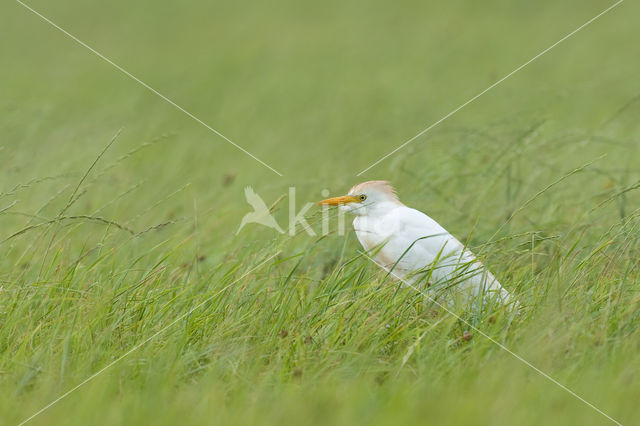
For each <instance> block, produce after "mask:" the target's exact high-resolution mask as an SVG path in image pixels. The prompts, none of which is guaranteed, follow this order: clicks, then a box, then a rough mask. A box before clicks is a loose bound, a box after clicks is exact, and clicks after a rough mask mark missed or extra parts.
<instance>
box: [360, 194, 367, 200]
mask: <svg viewBox="0 0 640 426" xmlns="http://www.w3.org/2000/svg"><path fill="white" fill-rule="evenodd" d="M358 198H360V201H364V200H366V199H367V196H366V195H364V194H362V195H361V196H360V197H358Z"/></svg>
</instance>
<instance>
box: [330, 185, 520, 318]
mask: <svg viewBox="0 0 640 426" xmlns="http://www.w3.org/2000/svg"><path fill="white" fill-rule="evenodd" d="M319 204H321V205H328V206H339V208H340V209H341V210H344V211H347V212H350V213H352V214H354V215H355V216H356V217H355V219H354V221H353V228H354V230H355V232H356V235H357V237H358V240H359V241H360V244H362V247H364V249H365V250H366V251H367V253H368V255H370V256H371V257H372V258H373V260H375V262H376V263H377V264H378V265H380V266H381V267H382V268H383V269H385V270H386V271H387V272H390V274H391V275H393V276H394V277H396V278H399V279H400V280H401V281H403V282H404V283H405V284H408V285H410V286H411V287H415V286H418V287H419V288H420V289H421V291H423V290H424V291H427V292H428V293H429V296H430V297H431V296H433V297H436V296H438V295H440V294H446V295H448V296H453V297H455V298H461V299H462V300H463V301H465V302H468V301H470V300H474V299H477V298H481V299H482V300H484V301H487V300H489V299H494V300H496V301H498V302H502V303H504V304H511V303H513V304H515V305H516V306H518V302H517V301H515V299H514V298H513V297H512V296H511V295H510V294H509V293H508V292H507V291H506V290H505V289H504V288H503V287H502V285H500V283H499V282H498V280H496V278H495V277H494V276H493V275H492V274H491V272H489V271H488V270H487V269H486V268H485V267H484V265H483V264H482V263H480V261H478V260H477V259H476V257H475V256H474V255H473V254H472V253H471V252H470V251H469V250H468V249H467V248H466V247H465V246H464V245H463V244H462V243H460V241H458V240H457V239H456V238H455V237H454V236H453V235H451V234H450V233H449V232H447V230H446V229H444V228H443V227H442V226H440V224H438V223H437V222H436V221H435V220H433V219H431V218H430V217H429V216H427V215H426V214H424V213H422V212H421V211H418V210H416V209H412V208H410V207H407V206H405V205H404V204H402V203H401V202H400V200H399V199H398V196H397V195H396V191H395V190H394V189H393V187H392V186H391V185H390V184H389V183H388V182H386V181H379V180H376V181H369V182H364V183H361V184H358V185H356V186H354V187H353V188H351V190H350V191H349V193H348V194H347V195H344V196H341V197H334V198H328V199H326V200H322V201H320V202H319Z"/></svg>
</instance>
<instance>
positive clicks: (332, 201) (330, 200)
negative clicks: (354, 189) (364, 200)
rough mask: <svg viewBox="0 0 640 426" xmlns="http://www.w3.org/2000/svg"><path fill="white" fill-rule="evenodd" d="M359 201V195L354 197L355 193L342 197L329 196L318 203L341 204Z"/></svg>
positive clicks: (324, 204) (326, 204)
mask: <svg viewBox="0 0 640 426" xmlns="http://www.w3.org/2000/svg"><path fill="white" fill-rule="evenodd" d="M358 201H359V200H358V197H354V196H353V195H343V196H342V197H333V198H327V199H326V200H322V201H320V202H318V205H321V206H340V205H344V204H349V203H357V202H358Z"/></svg>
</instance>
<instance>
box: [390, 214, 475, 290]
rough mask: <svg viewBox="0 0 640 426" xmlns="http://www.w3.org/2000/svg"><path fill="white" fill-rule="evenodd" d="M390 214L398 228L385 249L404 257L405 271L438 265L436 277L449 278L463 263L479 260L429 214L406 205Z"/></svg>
mask: <svg viewBox="0 0 640 426" xmlns="http://www.w3.org/2000/svg"><path fill="white" fill-rule="evenodd" d="M390 216H391V217H389V218H386V220H388V221H389V223H390V224H391V223H393V224H395V229H394V230H393V231H392V234H391V236H390V238H389V241H388V242H387V244H386V246H385V250H388V252H390V253H394V254H395V256H394V257H395V258H396V259H398V258H400V260H399V261H398V263H397V266H396V267H399V268H401V269H402V270H403V271H404V272H406V273H409V272H415V271H418V270H420V269H424V268H430V267H431V266H433V265H436V266H435V267H434V270H433V275H432V276H433V277H434V278H436V279H438V278H442V279H446V278H448V277H449V276H450V275H451V274H452V273H453V272H454V271H455V270H456V268H458V267H459V265H464V264H465V263H473V262H475V259H474V257H473V255H471V253H470V252H468V251H467V250H465V248H464V246H463V244H462V243H460V241H458V240H457V239H456V238H455V237H454V236H453V235H451V234H450V233H449V232H447V230H446V229H444V228H443V227H442V226H440V224H438V222H436V221H435V220H433V219H431V218H430V217H429V216H427V215H426V214H424V213H422V212H420V211H418V210H415V209H411V208H408V207H404V208H398V209H395V210H394V211H393V212H392V213H391V214H390ZM389 228H391V226H389ZM436 261H437V262H436Z"/></svg>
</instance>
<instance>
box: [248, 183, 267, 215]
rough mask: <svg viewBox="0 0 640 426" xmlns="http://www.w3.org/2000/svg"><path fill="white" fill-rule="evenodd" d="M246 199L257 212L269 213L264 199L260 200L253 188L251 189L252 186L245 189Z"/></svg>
mask: <svg viewBox="0 0 640 426" xmlns="http://www.w3.org/2000/svg"><path fill="white" fill-rule="evenodd" d="M244 197H245V198H246V199H247V203H249V204H251V207H253V209H254V210H255V211H256V212H258V213H264V212H267V213H268V212H269V208H268V207H267V205H266V204H265V203H264V201H262V198H260V196H259V195H258V194H256V193H255V191H254V190H253V188H251V187H250V186H247V187H246V188H244Z"/></svg>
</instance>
